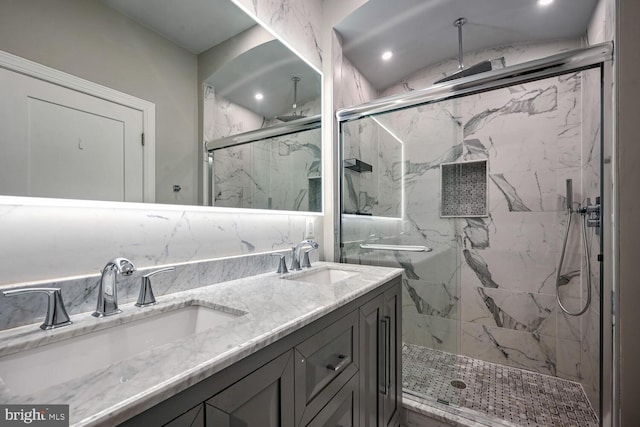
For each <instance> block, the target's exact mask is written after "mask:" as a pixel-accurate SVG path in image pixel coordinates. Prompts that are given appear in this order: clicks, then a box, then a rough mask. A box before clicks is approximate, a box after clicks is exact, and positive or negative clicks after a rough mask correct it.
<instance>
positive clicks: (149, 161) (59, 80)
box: [0, 50, 156, 203]
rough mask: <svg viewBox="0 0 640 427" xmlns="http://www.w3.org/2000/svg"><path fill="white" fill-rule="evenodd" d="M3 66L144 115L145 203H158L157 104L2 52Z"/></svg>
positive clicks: (0, 57) (0, 53)
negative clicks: (156, 201)
mask: <svg viewBox="0 0 640 427" xmlns="http://www.w3.org/2000/svg"><path fill="white" fill-rule="evenodd" d="M0 67H2V68H5V69H7V70H9V71H13V72H16V73H20V74H23V75H25V76H29V77H33V78H36V79H39V80H43V81H45V82H48V83H51V84H54V85H57V86H61V87H64V88H67V89H70V90H74V91H76V92H80V93H83V94H86V95H89V96H93V97H96V98H100V99H103V100H105V101H109V102H113V103H115V104H120V105H122V106H124V107H128V108H131V109H134V110H138V111H140V112H142V131H143V132H144V148H145V149H144V150H143V177H142V179H143V189H142V195H143V201H144V202H145V203H154V202H155V200H156V154H155V153H156V105H155V104H154V103H152V102H149V101H145V100H144V99H140V98H136V97H135V96H131V95H129V94H126V93H124V92H120V91H118V90H115V89H111V88H109V87H106V86H102V85H100V84H97V83H93V82H91V81H89V80H85V79H82V78H80V77H76V76H74V75H72V74H68V73H65V72H63V71H59V70H56V69H54V68H51V67H47V66H46V65H42V64H39V63H37V62H33V61H30V60H28V59H25V58H22V57H20V56H16V55H13V54H11V53H8V52H5V51H2V50H0Z"/></svg>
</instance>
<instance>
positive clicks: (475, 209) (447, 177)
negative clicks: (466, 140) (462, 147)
mask: <svg viewBox="0 0 640 427" xmlns="http://www.w3.org/2000/svg"><path fill="white" fill-rule="evenodd" d="M440 170H441V182H442V205H441V206H442V213H441V215H442V216H443V217H469V216H486V215H487V161H486V160H480V161H474V162H457V163H443V164H442V167H441V169H440Z"/></svg>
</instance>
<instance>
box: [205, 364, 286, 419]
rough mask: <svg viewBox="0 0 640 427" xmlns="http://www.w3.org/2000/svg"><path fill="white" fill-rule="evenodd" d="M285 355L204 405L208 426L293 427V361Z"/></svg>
mask: <svg viewBox="0 0 640 427" xmlns="http://www.w3.org/2000/svg"><path fill="white" fill-rule="evenodd" d="M291 353H292V352H290V351H289V352H287V353H285V354H283V355H281V356H279V357H277V358H276V359H274V360H272V361H271V362H269V363H267V364H266V365H264V366H263V367H261V368H260V369H258V370H256V371H255V372H252V373H251V374H249V375H247V376H246V377H244V378H242V379H241V380H240V381H238V382H236V383H234V384H233V385H232V386H231V387H228V388H227V389H225V390H223V391H221V392H220V393H218V394H216V395H215V396H214V397H212V398H211V399H209V400H207V401H206V402H205V404H204V406H205V412H206V423H205V426H207V427H231V426H264V427H293V426H294V420H293V399H292V397H293V393H294V390H293V358H292V354H291Z"/></svg>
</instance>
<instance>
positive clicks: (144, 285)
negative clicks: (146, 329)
mask: <svg viewBox="0 0 640 427" xmlns="http://www.w3.org/2000/svg"><path fill="white" fill-rule="evenodd" d="M175 269H176V268H175V267H166V268H161V269H158V270H156V271H152V272H151V273H149V274H145V275H144V276H142V281H141V283H140V293H139V294H138V301H137V302H136V303H135V306H136V307H148V306H150V305H154V304H155V303H156V297H155V295H153V288H152V287H151V277H152V276H155V275H156V274H158V273H166V272H167V271H174V270H175Z"/></svg>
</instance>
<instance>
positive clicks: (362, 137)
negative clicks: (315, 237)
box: [342, 118, 402, 218]
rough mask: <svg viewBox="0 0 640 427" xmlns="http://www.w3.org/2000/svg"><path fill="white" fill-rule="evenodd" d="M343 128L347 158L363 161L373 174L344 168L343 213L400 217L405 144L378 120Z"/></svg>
mask: <svg viewBox="0 0 640 427" xmlns="http://www.w3.org/2000/svg"><path fill="white" fill-rule="evenodd" d="M356 123H357V124H356V125H355V126H350V125H349V124H346V125H345V126H343V132H342V139H343V156H344V159H345V163H346V162H351V163H353V162H355V161H356V160H359V161H361V162H364V163H366V165H368V166H370V167H371V171H368V170H365V171H360V170H353V169H348V168H343V169H342V172H343V182H344V187H345V191H344V194H345V197H344V199H343V203H344V204H343V212H346V213H353V214H356V213H357V214H360V215H373V216H380V217H391V218H400V217H401V216H402V168H401V167H399V166H401V164H402V163H401V162H402V143H401V141H399V140H398V139H397V138H396V137H395V136H394V135H392V134H391V133H390V132H389V130H388V129H385V128H384V127H383V125H382V124H381V123H380V122H379V121H377V119H375V118H366V119H363V120H359V121H357V122H356Z"/></svg>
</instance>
